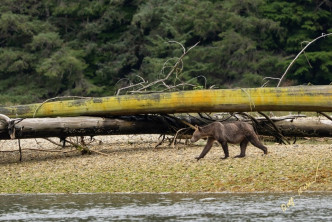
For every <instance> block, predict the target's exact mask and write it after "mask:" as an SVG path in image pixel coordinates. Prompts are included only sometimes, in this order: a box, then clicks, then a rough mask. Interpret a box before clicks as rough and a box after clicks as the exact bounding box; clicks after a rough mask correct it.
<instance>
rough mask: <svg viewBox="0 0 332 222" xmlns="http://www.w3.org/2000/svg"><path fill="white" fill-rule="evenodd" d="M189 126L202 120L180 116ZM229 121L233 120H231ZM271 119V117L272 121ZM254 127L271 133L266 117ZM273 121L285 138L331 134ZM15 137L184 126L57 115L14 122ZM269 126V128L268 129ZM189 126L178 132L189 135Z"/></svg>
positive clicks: (325, 128)
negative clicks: (55, 116) (56, 116)
mask: <svg viewBox="0 0 332 222" xmlns="http://www.w3.org/2000/svg"><path fill="white" fill-rule="evenodd" d="M180 119H182V120H185V121H186V122H188V123H190V124H192V125H196V124H197V125H205V124H206V123H207V122H206V120H202V119H200V118H197V117H190V116H186V117H181V118H180ZM232 121H233V120H232ZM274 121H275V120H274ZM257 123H258V124H257V125H255V128H256V130H257V132H258V134H260V135H267V136H275V132H274V131H273V127H271V125H270V122H269V121H267V120H266V119H258V120H257ZM274 124H275V125H276V126H277V127H278V128H279V130H280V132H281V133H282V135H283V136H285V137H332V121H330V120H317V119H316V120H315V119H306V118H300V119H292V120H289V119H288V120H279V121H275V122H274ZM14 127H15V129H14V130H13V131H14V133H15V135H14V136H15V138H17V139H23V138H46V137H59V138H62V139H63V138H66V137H70V136H96V135H126V134H167V135H175V134H176V132H177V131H178V130H180V129H183V128H186V127H187V126H186V125H185V124H183V122H181V120H180V121H179V120H178V119H177V118H173V117H169V116H156V115H146V116H144V115H143V116H131V117H118V118H102V117H58V118H34V119H24V120H22V121H21V122H18V123H17V124H14ZM271 129H272V130H271ZM192 132H193V130H192V129H190V128H188V130H185V131H182V133H183V134H185V135H191V134H192ZM0 139H10V136H9V131H8V128H7V125H6V124H5V123H3V122H1V121H0Z"/></svg>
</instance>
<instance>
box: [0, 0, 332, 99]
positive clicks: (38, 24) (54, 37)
mask: <svg viewBox="0 0 332 222" xmlns="http://www.w3.org/2000/svg"><path fill="white" fill-rule="evenodd" d="M331 7H332V3H331V2H330V1H313V0H301V1H296V2H289V1H270V0H254V1H246V0H244V1H235V0H230V1H218V0H202V1H199V0H181V1H176V0H168V1H161V0H146V1H141V0H94V1H90V0H80V1H78V0H77V1H70V0H43V1H36V0H28V1H26V0H24V1H23V0H4V1H3V2H2V4H1V6H0V79H1V81H0V92H1V96H0V99H1V100H0V101H1V103H2V104H5V103H30V102H37V101H40V100H45V99H47V98H50V97H54V96H58V95H80V96H104V95H114V92H115V91H116V89H117V88H118V87H122V86H123V85H125V84H128V83H129V82H135V81H140V80H139V79H140V78H141V77H142V78H144V79H145V80H147V81H153V80H155V79H156V78H162V77H163V76H164V75H165V73H167V70H165V69H164V70H163V69H162V67H164V66H165V62H166V61H168V62H169V63H172V61H174V58H175V57H178V56H179V55H181V54H182V49H181V47H179V46H178V44H170V43H169V42H168V41H172V40H175V41H177V42H180V43H182V44H183V45H184V46H185V47H190V46H192V45H194V44H195V43H197V42H199V45H198V46H197V47H195V48H194V49H193V50H191V51H190V53H189V54H188V55H186V57H185V58H184V64H185V66H184V69H183V70H182V72H181V73H179V74H180V75H181V76H178V77H180V78H182V79H183V80H185V81H188V80H190V81H193V82H194V83H195V84H201V85H202V86H205V85H206V82H205V79H206V80H207V86H211V85H215V87H219V88H231V87H255V86H261V85H262V84H263V81H262V79H263V78H264V77H266V76H269V77H280V76H281V74H282V73H283V71H284V70H285V68H286V67H287V65H288V64H289V62H290V61H291V60H292V59H293V58H294V56H295V55H296V54H297V53H298V52H299V51H300V50H301V43H302V47H303V46H304V44H305V42H304V41H308V40H311V39H313V38H315V37H317V36H319V35H321V33H328V32H332V29H331V27H330V26H329V24H332V21H331V20H332V16H331ZM331 41H332V40H331V38H326V39H322V40H319V41H318V42H317V43H315V44H313V45H312V46H310V47H309V48H308V50H307V51H306V53H305V54H304V55H301V56H300V58H299V59H298V60H297V61H296V63H295V64H294V66H293V67H292V68H291V70H290V72H289V75H288V78H289V79H290V80H291V81H293V82H292V84H306V83H308V82H310V83H312V84H329V83H330V82H331V79H332V74H331V69H332V68H331V66H332V65H331V61H332V60H331V57H332V51H331V48H332V44H331V43H332V42H331ZM166 69H167V67H166ZM161 70H163V71H164V72H161ZM138 76H140V77H138ZM200 76H204V78H201V77H200ZM196 77H199V78H196ZM173 78H174V77H173ZM173 80H174V79H173ZM288 84H290V83H288ZM270 85H271V86H275V85H276V84H275V83H274V82H272V81H271V82H270Z"/></svg>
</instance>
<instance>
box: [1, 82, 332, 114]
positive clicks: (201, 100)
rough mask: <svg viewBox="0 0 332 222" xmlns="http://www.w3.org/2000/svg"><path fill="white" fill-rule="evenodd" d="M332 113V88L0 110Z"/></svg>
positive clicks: (104, 99) (221, 91) (225, 91)
mask: <svg viewBox="0 0 332 222" xmlns="http://www.w3.org/2000/svg"><path fill="white" fill-rule="evenodd" d="M247 111H321V112H331V111H332V86H295V87H280V88H248V89H219V90H194V91H180V92H171V93H153V94H143V95H123V96H113V97H102V98H87V99H78V100H66V101H55V102H45V103H41V104H30V105H19V106H11V107H0V113H2V114H4V115H6V116H9V117H11V118H31V117H58V116H116V115H137V114H153V113H159V114H160V113H168V114H170V113H192V112H247Z"/></svg>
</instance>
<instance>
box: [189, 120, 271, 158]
mask: <svg viewBox="0 0 332 222" xmlns="http://www.w3.org/2000/svg"><path fill="white" fill-rule="evenodd" d="M204 137H207V138H208V141H207V143H206V145H205V147H204V149H203V151H202V153H201V154H200V155H199V156H198V157H196V159H197V160H199V159H201V158H204V156H205V155H206V154H207V153H208V152H209V151H210V149H211V147H212V145H213V142H214V141H215V140H217V141H218V142H219V143H220V144H221V146H222V149H223V150H224V153H225V157H224V158H222V159H226V158H228V157H229V152H228V145H227V143H233V144H238V143H240V148H241V153H240V155H237V156H235V157H244V156H245V155H246V148H247V145H248V142H250V143H252V144H253V145H254V146H256V147H258V148H259V149H261V150H263V151H264V154H267V148H266V147H265V146H264V145H263V144H262V143H261V142H260V141H259V139H258V136H257V134H256V133H255V131H254V128H253V127H252V125H250V124H249V123H245V122H240V121H238V122H230V123H220V122H213V123H210V124H208V125H206V126H204V127H199V126H196V130H195V132H194V134H193V136H192V138H191V142H192V143H194V142H196V141H197V140H199V139H201V138H204Z"/></svg>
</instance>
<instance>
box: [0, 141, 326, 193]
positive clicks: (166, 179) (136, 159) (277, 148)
mask: <svg viewBox="0 0 332 222" xmlns="http://www.w3.org/2000/svg"><path fill="white" fill-rule="evenodd" d="M158 137H159V136H158V135H136V136H99V137H95V140H94V141H93V142H91V143H89V139H88V138H86V143H89V144H88V147H89V148H90V149H91V150H92V151H97V152H98V153H97V152H92V154H91V155H81V154H80V152H78V151H77V150H76V149H75V148H73V147H67V148H61V147H59V146H57V145H54V144H52V143H50V142H49V141H46V140H44V139H29V140H21V147H22V150H23V152H22V154H23V156H22V157H23V161H22V162H19V153H18V152H17V150H18V142H17V140H14V141H0V151H2V152H0V170H1V172H2V173H1V174H0V180H1V181H2V182H1V184H0V193H68V192H69V193H77V192H256V191H266V192H279V191H292V192H298V191H299V189H300V190H302V191H303V190H304V191H306V190H314V191H332V140H325V139H318V140H314V141H312V140H302V141H298V143H297V144H294V145H278V144H274V143H265V145H266V146H267V147H268V151H269V153H268V155H266V156H265V155H262V151H261V150H259V149H258V148H256V147H254V146H252V145H250V146H249V147H248V149H247V156H246V157H245V158H232V157H234V156H236V155H238V154H239V152H240V149H239V146H238V145H231V146H230V156H231V158H228V159H227V160H221V159H220V157H222V156H223V153H222V149H221V147H220V146H219V145H217V144H215V145H214V147H213V148H212V150H211V151H210V152H209V153H208V154H207V156H206V157H205V158H204V159H201V160H200V161H196V160H195V159H194V157H195V156H198V155H199V154H200V152H201V151H202V148H203V146H204V144H205V141H204V140H200V141H198V142H197V143H196V144H191V145H185V144H184V143H179V144H178V145H177V146H176V147H175V148H174V147H172V146H169V142H168V141H167V140H166V141H165V142H164V143H163V144H162V145H161V146H159V147H158V148H154V147H155V145H156V144H157V143H158ZM53 140H54V141H56V142H59V139H56V138H55V139H53ZM72 141H73V142H76V138H72ZM182 142H183V141H182ZM34 149H38V151H37V150H34ZM13 150H16V151H15V152H7V151H13ZM41 150H48V151H49V152H45V151H41ZM4 151H6V152H4ZM51 151H57V152H51ZM101 153H103V154H106V155H102V154H101Z"/></svg>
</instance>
